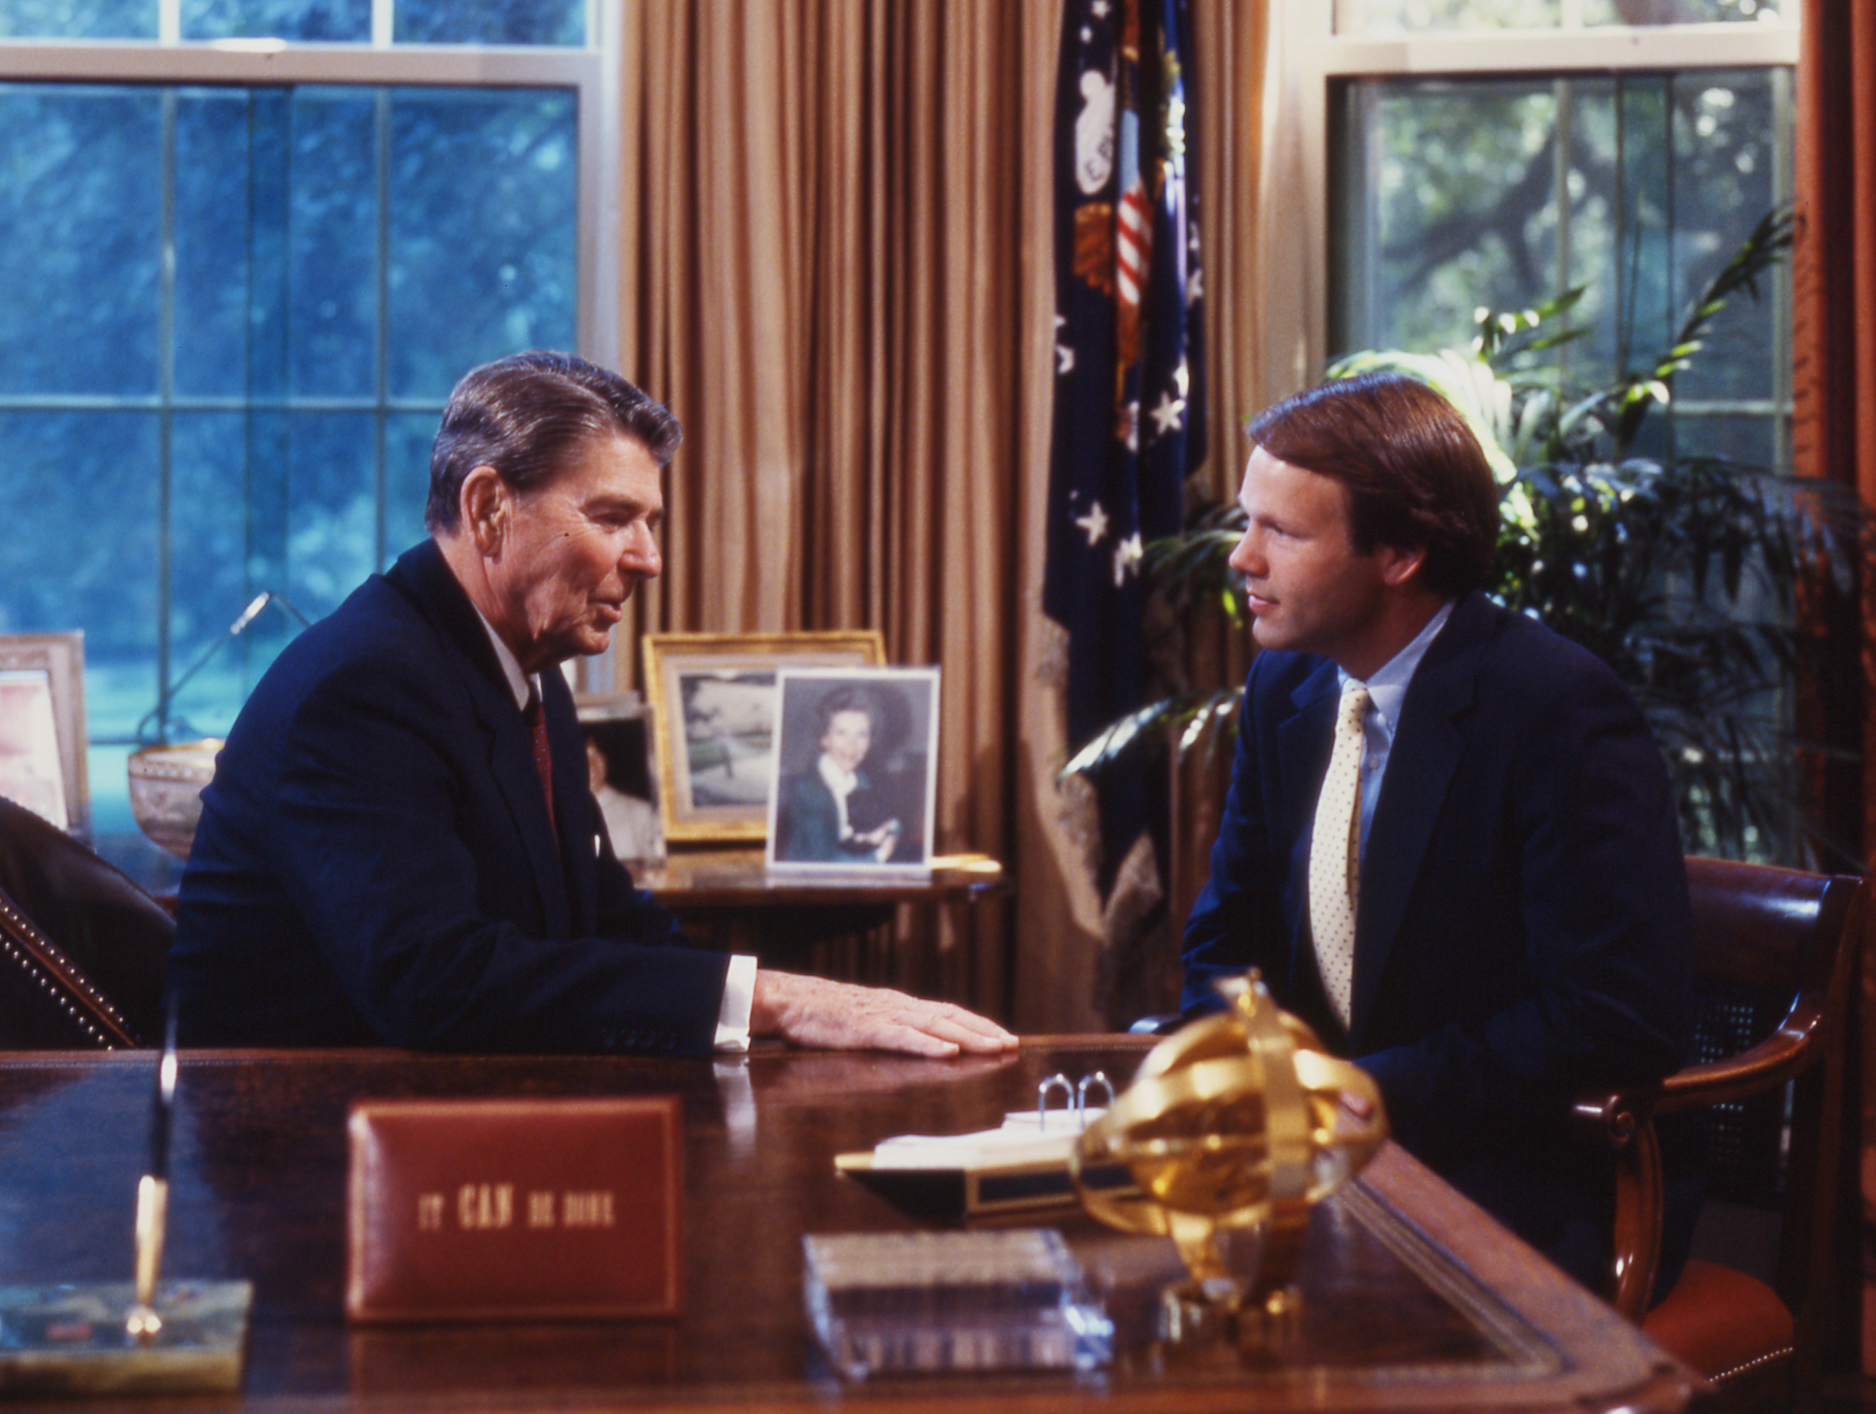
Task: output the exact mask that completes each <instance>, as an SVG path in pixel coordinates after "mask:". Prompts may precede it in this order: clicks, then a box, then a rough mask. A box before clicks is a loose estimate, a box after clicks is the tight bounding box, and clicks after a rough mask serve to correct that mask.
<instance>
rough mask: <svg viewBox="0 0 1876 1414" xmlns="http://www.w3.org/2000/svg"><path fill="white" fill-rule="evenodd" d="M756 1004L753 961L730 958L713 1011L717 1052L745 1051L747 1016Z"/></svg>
mask: <svg viewBox="0 0 1876 1414" xmlns="http://www.w3.org/2000/svg"><path fill="white" fill-rule="evenodd" d="M755 1004H756V960H755V958H753V957H749V956H746V955H744V954H742V953H734V954H732V955H731V957H730V970H729V975H728V976H727V977H725V978H724V979H723V1005H722V1006H721V1007H720V1008H718V1010H717V1049H718V1050H719V1051H746V1050H748V1049H749V1012H750V1010H751V1009H752V1008H753V1007H754V1006H755Z"/></svg>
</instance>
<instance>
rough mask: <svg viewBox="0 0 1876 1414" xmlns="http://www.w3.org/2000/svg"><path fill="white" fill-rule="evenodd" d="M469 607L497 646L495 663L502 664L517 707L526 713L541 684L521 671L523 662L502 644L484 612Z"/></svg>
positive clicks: (503, 672) (472, 606)
mask: <svg viewBox="0 0 1876 1414" xmlns="http://www.w3.org/2000/svg"><path fill="white" fill-rule="evenodd" d="M469 607H470V608H471V609H475V616H476V619H477V621H478V622H479V623H480V624H481V625H482V628H483V630H484V632H486V633H487V634H488V636H489V642H490V643H492V644H494V645H495V661H496V662H497V663H500V664H501V667H502V677H503V678H504V679H505V680H506V681H507V683H508V690H509V691H510V692H512V693H513V694H514V695H515V706H517V707H519V708H520V709H521V710H522V711H524V712H525V711H526V710H527V706H528V699H529V698H530V697H532V696H533V695H534V694H535V693H536V692H538V691H539V690H540V684H539V683H538V682H537V681H536V680H534V679H533V678H530V677H529V676H528V675H527V674H526V673H525V672H523V671H522V670H521V660H520V659H519V658H517V657H515V655H514V652H513V650H511V649H510V648H509V646H508V645H507V644H506V643H503V642H502V636H501V635H500V634H499V633H497V632H496V631H495V626H494V625H493V624H491V623H490V622H489V621H488V620H487V619H485V618H483V617H482V611H481V610H480V609H476V607H475V604H474V603H473V602H471V603H470V605H469Z"/></svg>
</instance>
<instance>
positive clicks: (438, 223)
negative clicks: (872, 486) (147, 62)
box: [0, 83, 580, 833]
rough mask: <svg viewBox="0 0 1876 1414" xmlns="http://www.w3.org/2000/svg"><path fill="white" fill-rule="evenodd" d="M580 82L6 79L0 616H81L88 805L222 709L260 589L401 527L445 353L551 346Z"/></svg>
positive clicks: (268, 639)
mask: <svg viewBox="0 0 1876 1414" xmlns="http://www.w3.org/2000/svg"><path fill="white" fill-rule="evenodd" d="M579 106H580V104H579V98H578V90H575V89H564V88H528V87H521V86H508V85H504V86H499V87H490V88H486V89H480V90H475V91H471V92H466V93H465V92H462V91H456V90H452V89H450V88H447V87H436V86H373V87H349V88H348V87H343V86H339V85H332V84H322V85H301V86H293V85H288V86H280V85H269V86H265V87H252V88H238V87H225V86H214V87H202V86H190V85H187V84H166V85H161V86H150V85H134V86H132V85H110V84H98V83H86V84H8V83H0V145H5V146H7V147H8V148H9V149H10V154H11V155H13V156H16V157H18V158H20V159H21V160H20V161H19V162H15V163H14V168H13V169H14V170H16V171H20V172H23V173H24V179H23V180H21V181H18V182H15V183H13V184H12V185H11V186H10V187H9V188H8V189H7V191H6V192H4V193H0V262H4V261H5V260H6V258H7V257H6V255H5V251H6V250H7V249H11V250H12V251H13V252H14V256H13V263H14V265H15V266H17V269H16V270H15V271H14V272H13V274H12V278H11V279H10V281H9V283H10V285H11V287H12V288H13V289H14V290H15V292H16V297H15V299H14V300H13V308H11V309H10V310H9V309H0V368H5V369H6V370H7V375H6V376H7V377H8V379H9V381H8V383H7V384H5V385H4V386H0V493H4V494H5V495H6V496H7V499H8V502H9V503H10V504H16V505H25V506H31V507H32V508H33V515H34V529H35V531H36V532H38V533H35V534H34V535H31V536H24V537H15V543H14V544H13V545H12V546H11V547H10V548H5V549H0V632H26V631H40V630H47V629H64V628H71V627H82V628H84V629H85V631H86V634H87V655H86V656H87V699H88V700H87V705H88V709H89V710H88V713H87V716H88V720H89V723H90V725H91V727H92V729H93V734H92V746H93V757H94V762H95V765H96V767H97V769H95V770H94V771H93V773H92V790H93V801H92V806H93V809H92V818H93V821H94V827H95V828H96V829H97V830H98V831H100V832H104V833H121V832H124V831H128V830H130V829H133V828H134V826H133V825H132V822H131V821H130V819H129V815H128V807H127V803H126V801H125V799H124V776H123V758H124V756H125V754H126V752H127V751H128V749H129V748H130V747H132V746H133V745H135V744H136V742H137V741H138V740H139V739H140V738H141V739H143V740H149V739H151V738H152V737H153V736H156V735H159V734H160V735H162V736H163V737H165V738H166V739H171V740H175V739H180V738H182V737H184V736H188V735H193V734H197V733H207V734H219V733H220V732H221V731H223V730H225V729H226V727H227V725H228V724H229V723H230V722H231V720H232V717H233V713H234V711H235V709H236V708H237V707H238V704H239V703H240V701H241V700H242V699H243V698H244V697H245V695H246V692H247V690H248V688H249V687H250V686H251V685H252V683H253V681H254V680H255V678H256V677H257V676H258V674H259V673H260V672H261V671H262V670H264V668H265V667H266V665H267V664H268V663H269V662H271V660H272V658H273V656H274V654H275V653H276V652H277V651H278V650H279V648H280V647H281V646H283V645H284V643H285V642H286V641H287V640H288V639H289V638H290V637H291V636H292V634H293V633H294V632H297V629H298V625H297V623H295V622H294V619H293V617H291V616H290V615H289V614H288V612H287V611H286V610H285V609H284V608H280V607H276V606H271V605H270V607H269V608H268V609H267V610H266V611H264V612H263V613H261V614H260V615H259V616H257V617H256V618H255V619H254V620H253V622H252V624H251V626H250V627H248V628H247V629H246V630H245V631H244V632H243V633H242V634H241V635H240V636H239V637H238V638H231V637H230V635H229V626H230V624H231V623H232V622H233V621H234V620H235V619H236V618H237V616H238V615H240V614H241V612H242V610H243V609H244V607H245V606H247V605H248V604H249V603H250V602H251V601H252V600H253V599H254V596H255V595H257V594H258V593H260V592H261V591H268V592H269V593H270V594H272V595H273V596H276V597H277V598H278V599H280V600H283V601H285V602H286V603H288V604H290V605H291V606H292V607H293V608H294V609H295V610H297V611H298V612H299V614H301V615H303V616H304V617H306V618H317V617H319V616H321V615H323V614H324V613H326V612H329V611H330V609H332V608H333V607H335V606H336V604H337V603H338V601H339V599H340V598H342V597H343V595H344V594H345V593H347V592H349V590H350V589H351V588H352V586H353V585H355V584H356V583H357V582H358V581H359V580H360V579H362V578H363V577H364V576H365V575H366V574H368V573H369V572H370V571H372V570H373V569H377V568H381V567H382V566H383V565H385V564H386V563H388V560H389V558H390V557H392V556H394V555H395V554H396V553H397V552H399V551H400V550H401V549H403V548H404V546H406V545H408V544H410V543H412V542H413V541H415V540H417V539H418V538H420V537H421V536H422V534H423V533H424V531H423V526H422V502H423V494H424V489H425V484H426V481H427V453H428V442H429V436H430V434H431V432H433V430H434V428H435V425H436V418H437V416H438V414H439V412H440V411H441V407H442V403H443V400H444V398H445V396H446V395H447V393H448V389H449V386H450V384H451V383H452V382H453V380H454V377H455V376H456V375H457V374H458V373H460V372H461V371H462V369H463V368H466V367H468V366H470V365H471V364H473V363H477V362H481V361H484V360H485V359H487V358H491V357H496V356H499V355H500V354H502V353H506V352H510V351H512V350H513V349H515V348H519V347H526V346H534V345H547V346H553V347H563V348H571V347H574V346H575V338H576V334H577V328H576V315H575V311H576V309H577V302H578V269H577V259H578V244H577V229H578V211H579V191H578V173H579V167H580V164H579V160H578V150H577V149H578V137H579V121H578V115H579ZM127 197H128V198H132V200H131V201H130V203H129V204H128V205H126V204H125V198H127ZM400 207H403V208H407V209H406V210H405V211H404V214H402V215H400ZM113 209H114V210H115V212H116V214H115V215H113V214H111V213H112V211H113ZM67 227H69V231H68V230H67V229H66V228H67ZM81 236H82V237H83V239H80V238H79V237H81ZM0 273H5V272H4V271H0ZM49 329H56V330H58V331H59V337H58V338H56V339H48V338H47V337H46V333H45V331H46V330H49ZM72 547H75V548H72ZM185 677H187V679H188V681H187V683H186V685H184V686H182V687H181V688H180V690H177V689H176V687H175V686H174V685H176V684H178V683H179V682H180V681H181V680H182V679H183V678H185ZM162 684H171V685H172V687H171V688H170V689H169V691H171V692H172V693H173V698H171V699H169V700H166V699H165V697H164V690H163V689H162V687H161V685H162ZM159 704H161V705H163V706H165V707H166V708H167V713H166V716H165V717H164V718H162V719H159V718H158V717H157V715H156V709H157V708H158V706H159Z"/></svg>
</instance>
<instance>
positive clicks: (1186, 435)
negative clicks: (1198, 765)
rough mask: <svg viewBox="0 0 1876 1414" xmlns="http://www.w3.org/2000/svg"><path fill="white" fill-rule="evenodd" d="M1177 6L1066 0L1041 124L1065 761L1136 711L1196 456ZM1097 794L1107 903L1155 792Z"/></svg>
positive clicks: (1052, 538)
mask: <svg viewBox="0 0 1876 1414" xmlns="http://www.w3.org/2000/svg"><path fill="white" fill-rule="evenodd" d="M1189 35H1190V28H1189V23H1188V19H1187V13H1186V0H1066V5H1065V9H1064V12H1063V17H1062V49H1061V68H1060V74H1059V78H1058V84H1057V91H1056V110H1055V112H1056V116H1055V233H1056V242H1055V244H1056V252H1055V288H1056V320H1055V323H1056V350H1055V412H1054V431H1053V440H1052V446H1051V453H1050V468H1049V509H1048V514H1049V548H1048V563H1047V569H1046V571H1045V575H1044V580H1043V598H1042V602H1043V609H1044V610H1045V612H1047V613H1048V615H1049V616H1050V617H1051V618H1053V619H1055V620H1056V621H1057V622H1058V623H1060V624H1061V625H1062V627H1063V628H1064V629H1065V630H1067V634H1068V738H1069V744H1070V747H1071V749H1073V748H1075V747H1079V746H1080V745H1082V744H1083V743H1085V742H1086V741H1088V740H1089V739H1090V738H1092V737H1093V736H1094V735H1095V733H1096V732H1098V731H1100V730H1101V729H1102V728H1103V727H1105V726H1107V725H1108V724H1109V723H1111V722H1112V721H1114V720H1115V719H1116V718H1118V717H1121V716H1123V715H1124V714H1126V713H1127V712H1129V711H1132V710H1133V709H1134V708H1136V707H1139V706H1141V705H1142V704H1143V702H1144V701H1145V697H1146V691H1147V680H1146V654H1145V645H1144V643H1143V641H1142V633H1141V614H1142V608H1143V601H1144V590H1143V586H1142V584H1141V578H1140V570H1141V556H1142V551H1143V548H1144V546H1145V544H1146V543H1147V542H1148V541H1151V540H1153V539H1155V538H1156V537H1159V536H1163V535H1168V534H1171V533H1172V532H1174V531H1176V530H1177V529H1178V528H1179V525H1180V520H1181V516H1182V513H1183V506H1184V497H1183V489H1184V482H1185V478H1186V475H1187V474H1188V473H1189V472H1190V471H1191V470H1192V469H1193V468H1194V467H1196V466H1198V464H1199V463H1200V462H1201V461H1203V460H1204V457H1205V425H1204V418H1203V416H1202V413H1201V410H1202V408H1203V406H1204V378H1203V371H1202V362H1203V360H1202V339H1201V324H1200V311H1201V309H1202V301H1201V298H1200V292H1201V287H1200V278H1199V235H1198V232H1199V228H1198V192H1197V187H1196V182H1195V177H1196V171H1195V168H1196V163H1195V161H1194V155H1193V151H1192V144H1191V141H1190V139H1189V138H1188V136H1187V134H1188V132H1189V131H1190V130H1191V129H1192V128H1193V127H1194V126H1195V125H1194V124H1193V122H1192V112H1193V107H1194V104H1195V102H1196V88H1195V85H1194V81H1193V74H1192V68H1191V53H1192V51H1191V46H1190V43H1189ZM1145 766H1146V763H1145V762H1144V761H1135V762H1133V763H1132V766H1131V769H1129V768H1127V767H1125V766H1117V767H1116V768H1111V769H1109V770H1108V771H1107V772H1105V773H1103V775H1102V777H1101V778H1100V779H1098V780H1097V781H1096V786H1097V789H1098V790H1099V792H1100V796H1101V814H1102V846H1103V850H1102V853H1103V863H1102V885H1103V888H1104V889H1105V887H1106V885H1107V883H1108V882H1109V880H1110V878H1111V874H1112V871H1113V870H1114V869H1115V868H1116V867H1118V865H1119V863H1120V861H1121V859H1122V858H1123V857H1124V856H1125V854H1126V852H1127V850H1128V849H1129V848H1131V846H1132V844H1133V842H1134V840H1135V839H1137V838H1138V836H1139V834H1140V831H1141V830H1142V829H1143V828H1145V826H1146V824H1147V821H1148V818H1149V816H1150V814H1151V813H1152V800H1153V793H1154V791H1155V789H1156V786H1160V787H1163V780H1160V779H1159V777H1158V774H1157V773H1148V772H1147V771H1146V770H1145Z"/></svg>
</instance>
